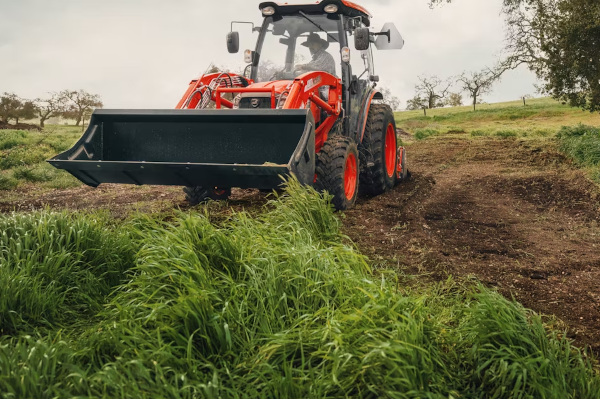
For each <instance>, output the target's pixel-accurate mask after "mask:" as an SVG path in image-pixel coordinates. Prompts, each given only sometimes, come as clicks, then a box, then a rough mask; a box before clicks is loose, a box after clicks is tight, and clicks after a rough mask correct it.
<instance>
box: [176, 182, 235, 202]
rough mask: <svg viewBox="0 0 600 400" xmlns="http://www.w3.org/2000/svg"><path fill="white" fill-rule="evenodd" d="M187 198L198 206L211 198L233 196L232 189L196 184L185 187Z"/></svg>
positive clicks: (221, 198) (224, 198)
mask: <svg viewBox="0 0 600 400" xmlns="http://www.w3.org/2000/svg"><path fill="white" fill-rule="evenodd" d="M183 192H184V193H185V199H186V200H187V202H188V203H190V205H191V206H197V205H198V204H201V203H206V202H208V201H210V200H227V199H228V198H229V196H231V189H222V188H216V187H213V188H210V187H204V186H194V187H185V188H183Z"/></svg>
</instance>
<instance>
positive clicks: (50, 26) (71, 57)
mask: <svg viewBox="0 0 600 400" xmlns="http://www.w3.org/2000/svg"><path fill="white" fill-rule="evenodd" d="M355 1H356V2H357V3H360V4H361V5H363V6H365V7H366V8H367V9H369V10H370V11H371V13H372V14H373V15H374V19H373V26H374V27H375V28H376V29H379V28H381V26H383V24H384V23H385V22H394V23H395V24H396V26H397V27H398V29H399V30H400V32H401V33H402V35H403V36H404V39H405V41H406V45H405V48H404V49H403V50H401V51H385V52H383V51H382V52H376V54H375V63H376V72H377V73H378V74H379V75H380V77H381V84H382V85H383V86H386V87H388V88H390V89H391V90H392V92H393V93H394V94H395V95H396V96H398V97H399V98H400V99H401V100H402V107H404V106H405V105H406V100H408V99H410V98H412V97H413V95H414V86H415V83H416V80H417V76H418V75H423V74H436V75H439V76H440V77H448V76H452V75H457V74H459V73H461V72H462V71H463V70H478V69H481V68H483V67H484V66H486V65H491V64H493V62H494V61H495V59H496V58H497V57H498V55H499V54H500V52H501V50H502V47H503V36H504V33H503V32H504V28H503V21H502V17H501V16H500V2H501V0H454V1H453V4H451V5H446V6H443V7H437V8H435V9H433V10H431V9H429V7H428V6H427V4H426V3H427V0H362V1H361V0H355ZM259 2H260V1H258V0H257V1H254V0H220V1H206V0H171V1H167V0H52V1H50V0H0V92H15V93H17V94H18V95H20V96H21V97H24V98H36V97H42V96H44V95H45V94H46V93H47V92H49V91H59V90H63V89H85V90H87V91H89V92H92V93H97V94H100V95H101V97H102V99H103V100H104V104H105V107H106V108H173V107H174V106H175V105H176V104H177V102H178V101H179V99H180V97H181V96H182V95H183V93H184V91H185V89H186V88H187V85H188V83H189V81H190V80H192V79H194V78H196V77H198V76H199V75H201V73H202V72H204V71H205V70H206V68H207V67H208V66H209V65H210V63H211V62H213V63H215V64H219V65H230V66H235V65H240V64H242V58H243V54H242V52H240V53H239V54H236V55H230V54H228V53H227V49H226V45H225V35H226V34H227V32H229V29H230V21H231V20H247V21H253V22H255V23H260V21H261V15H260V12H259V10H258V3H259ZM290 2H291V3H302V1H290ZM240 31H241V36H242V40H241V47H242V49H244V48H254V46H253V41H254V40H255V38H256V34H254V35H251V34H250V32H249V29H248V30H244V28H243V27H242V28H240ZM534 83H535V76H534V75H532V74H531V73H530V72H529V71H528V70H527V69H526V68H521V69H519V70H517V71H511V72H508V73H506V74H505V75H504V77H503V79H502V81H501V83H499V84H497V85H496V86H495V87H494V92H493V93H492V94H490V95H487V96H484V100H485V101H488V102H496V101H505V100H515V99H518V98H519V97H520V96H522V95H525V94H534V92H535V89H534V86H533V85H534Z"/></svg>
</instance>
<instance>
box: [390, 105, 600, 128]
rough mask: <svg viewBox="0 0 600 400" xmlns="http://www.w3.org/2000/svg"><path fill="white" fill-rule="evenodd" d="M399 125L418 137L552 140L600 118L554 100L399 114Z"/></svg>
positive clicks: (597, 123) (595, 124) (598, 121)
mask: <svg viewBox="0 0 600 400" xmlns="http://www.w3.org/2000/svg"><path fill="white" fill-rule="evenodd" d="M396 122H397V124H398V127H401V128H403V129H405V130H407V131H409V132H411V133H414V134H415V135H417V137H424V136H428V135H432V134H433V135H435V134H446V133H467V134H469V135H471V136H474V137H476V136H499V137H507V136H519V137H538V138H539V137H552V136H555V135H556V133H557V132H558V131H559V130H560V129H561V128H562V127H563V126H573V125H578V124H584V125H593V126H600V115H598V114H597V113H596V114H592V113H589V112H586V111H581V110H579V109H577V108H571V107H569V106H567V105H563V104H560V103H558V102H556V101H555V100H552V99H550V98H542V99H532V100H527V106H523V102H522V101H515V102H507V103H497V104H480V105H478V106H477V111H475V112H474V111H473V109H472V107H470V106H469V107H453V108H438V109H433V110H427V116H426V117H425V116H423V111H405V112H400V113H396Z"/></svg>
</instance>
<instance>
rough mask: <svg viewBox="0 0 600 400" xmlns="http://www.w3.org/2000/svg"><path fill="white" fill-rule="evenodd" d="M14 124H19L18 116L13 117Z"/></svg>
mask: <svg viewBox="0 0 600 400" xmlns="http://www.w3.org/2000/svg"><path fill="white" fill-rule="evenodd" d="M15 125H19V117H17V118H15Z"/></svg>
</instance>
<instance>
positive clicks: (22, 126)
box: [0, 122, 42, 131]
mask: <svg viewBox="0 0 600 400" xmlns="http://www.w3.org/2000/svg"><path fill="white" fill-rule="evenodd" d="M0 129H17V130H21V131H41V130H42V128H40V127H39V126H38V125H32V124H13V125H11V124H6V123H4V122H0Z"/></svg>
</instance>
